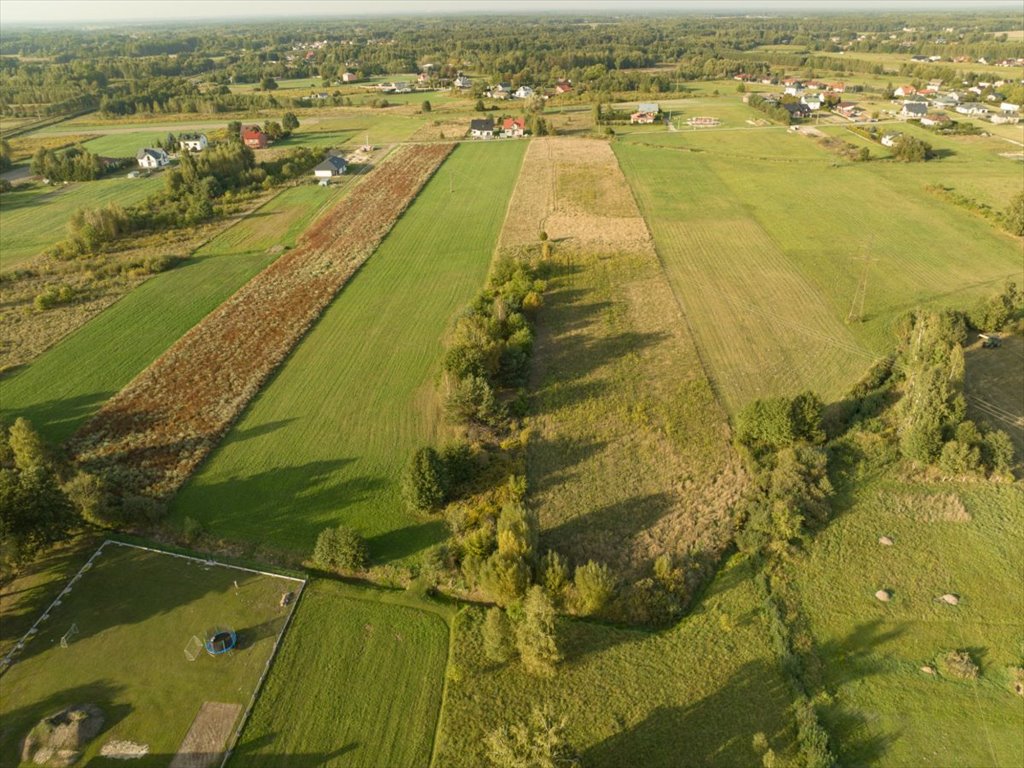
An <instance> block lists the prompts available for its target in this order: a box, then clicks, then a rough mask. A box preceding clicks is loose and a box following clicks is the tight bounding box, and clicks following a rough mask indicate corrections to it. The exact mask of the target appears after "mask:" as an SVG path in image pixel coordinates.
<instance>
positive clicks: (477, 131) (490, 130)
mask: <svg viewBox="0 0 1024 768" xmlns="http://www.w3.org/2000/svg"><path fill="white" fill-rule="evenodd" d="M469 135H470V136H472V137H473V138H474V139H493V138H494V121H493V120H491V118H489V117H488V118H486V119H484V120H470V121H469Z"/></svg>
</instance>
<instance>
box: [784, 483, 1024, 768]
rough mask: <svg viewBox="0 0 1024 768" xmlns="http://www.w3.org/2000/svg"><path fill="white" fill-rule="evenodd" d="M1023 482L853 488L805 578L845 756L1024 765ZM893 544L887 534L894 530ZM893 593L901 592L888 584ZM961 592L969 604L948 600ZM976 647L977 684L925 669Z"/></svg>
mask: <svg viewBox="0 0 1024 768" xmlns="http://www.w3.org/2000/svg"><path fill="white" fill-rule="evenodd" d="M1022 505H1024V493H1022V491H1021V488H1020V487H1019V486H1018V487H1012V486H1008V485H1004V486H996V485H991V484H984V483H981V484H971V485H963V484H960V485H957V484H934V485H932V484H921V483H909V482H907V481H906V480H905V479H903V478H900V477H885V478H881V479H879V480H876V481H874V482H869V483H863V484H860V485H859V487H857V488H856V490H855V491H851V492H849V493H845V494H843V495H841V496H840V499H839V503H838V504H837V505H836V506H837V512H838V516H837V518H836V519H835V520H834V521H833V522H832V523H831V524H830V525H829V526H828V528H827V529H826V530H825V531H824V532H823V533H821V534H819V536H818V537H817V538H816V540H815V541H814V543H813V544H812V545H811V547H810V552H809V555H808V556H807V557H804V558H801V559H800V560H799V561H797V563H796V564H795V566H794V567H793V569H792V570H793V579H794V580H795V582H796V584H797V586H798V590H799V593H800V599H801V602H802V604H803V608H804V610H805V611H806V614H807V616H808V618H809V621H810V625H811V629H812V632H813V635H814V639H815V644H816V650H817V654H818V656H819V657H820V658H821V659H822V661H823V664H824V683H825V687H826V690H827V692H828V694H829V696H828V699H827V700H826V701H825V702H824V703H823V706H821V707H820V708H819V709H820V712H821V715H822V720H823V723H824V725H825V726H826V728H827V729H828V730H829V731H830V733H831V735H832V736H833V740H834V742H835V743H836V744H837V745H838V752H839V757H840V761H841V763H842V764H843V765H886V766H907V767H908V768H909V767H910V766H919V765H923V764H929V765H948V766H1011V765H1020V764H1021V763H1022V762H1024V730H1022V729H1021V722H1022V721H1024V699H1021V698H1020V697H1019V696H1017V695H1016V694H1015V693H1014V692H1013V691H1012V690H1011V688H1010V677H1009V673H1008V670H1007V668H1008V667H1010V666H1020V665H1021V662H1022V660H1024V659H1022V652H1024V619H1022V615H1024V614H1022V612H1021V611H1022V607H1024V582H1022V580H1021V570H1020V553H1021V551H1022V549H1024V532H1022V529H1021V526H1020V510H1021V509H1022ZM883 535H884V536H889V537H891V538H892V539H893V541H894V544H893V546H889V547H887V546H881V545H879V544H878V539H879V537H880V536H883ZM879 589H886V590H889V591H890V592H891V593H892V600H891V602H889V603H881V602H879V601H877V600H876V599H875V597H874V593H875V591H876V590H879ZM946 593H952V594H955V595H958V596H959V597H960V600H961V602H960V604H959V605H957V606H950V605H946V604H944V603H941V602H937V601H936V598H937V597H938V596H940V595H943V594H946ZM957 649H966V650H969V651H970V653H971V654H972V656H973V658H974V660H975V662H976V663H978V664H979V665H980V667H981V676H980V678H979V679H978V680H977V681H959V680H953V679H946V678H943V677H942V676H934V675H929V674H925V673H924V672H922V671H921V669H920V668H921V667H922V666H925V665H930V666H933V667H934V666H935V661H936V659H937V657H938V656H940V655H941V654H943V653H945V652H946V651H950V650H957Z"/></svg>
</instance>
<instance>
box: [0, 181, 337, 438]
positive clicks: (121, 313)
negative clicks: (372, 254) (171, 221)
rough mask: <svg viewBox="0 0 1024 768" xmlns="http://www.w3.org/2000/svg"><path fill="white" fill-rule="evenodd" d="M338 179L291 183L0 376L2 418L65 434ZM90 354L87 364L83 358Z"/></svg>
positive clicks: (298, 223)
mask: <svg viewBox="0 0 1024 768" xmlns="http://www.w3.org/2000/svg"><path fill="white" fill-rule="evenodd" d="M343 189H344V188H343V187H341V186H336V187H331V188H328V189H323V188H320V187H316V186H301V187H293V188H291V189H288V190H286V191H284V192H282V193H281V194H279V195H278V196H277V197H275V198H274V199H273V200H272V201H271V202H269V203H268V204H267V205H265V206H263V207H262V208H260V209H259V210H258V211H256V212H255V213H253V214H251V215H250V216H248V217H247V218H245V219H244V220H242V221H240V222H238V223H236V224H234V225H233V226H232V227H231V228H229V229H227V230H225V231H224V232H222V233H221V234H220V235H218V236H217V237H216V238H214V239H213V240H212V241H210V242H209V243H208V244H207V245H205V246H204V247H202V248H200V249H199V250H198V251H197V252H196V253H195V254H194V255H193V256H192V257H191V258H190V259H189V260H188V261H187V262H185V263H184V264H182V265H180V266H178V267H176V268H175V269H172V270H170V271H168V272H164V273H162V274H160V275H156V276H155V277H153V278H151V279H150V280H148V281H147V282H146V283H144V284H143V285H141V286H139V287H138V288H136V289H135V290H134V291H132V292H130V293H129V294H128V295H127V296H125V297H124V298H123V299H121V300H120V301H118V302H117V303H116V304H114V305H113V306H111V307H109V308H108V309H107V310H106V311H104V312H102V313H101V314H100V315H98V316H97V317H95V318H93V319H92V320H91V321H90V322H88V323H87V324H86V325H84V326H83V327H82V328H81V329H80V330H78V331H77V332H76V333H74V334H73V335H71V336H68V337H67V338H65V339H64V340H63V341H61V342H60V343H59V344H57V345H56V346H55V347H53V348H52V349H50V350H49V351H48V352H46V353H45V354H43V355H42V356H41V357H39V358H37V359H36V360H35V361H34V362H32V363H31V364H30V365H28V366H26V367H24V368H22V369H20V370H18V371H16V372H14V373H13V374H10V375H8V376H6V377H5V378H3V379H0V394H2V397H0V418H3V419H6V420H10V419H13V418H14V417H15V416H25V417H26V418H28V419H29V420H30V421H32V423H33V425H34V426H35V427H36V429H38V430H39V432H40V433H41V434H42V435H43V436H44V437H45V438H46V439H47V440H50V441H53V442H58V441H62V440H64V439H66V438H67V437H69V436H70V435H71V433H72V432H74V431H75V429H77V428H78V427H79V426H80V425H81V424H82V422H83V421H84V420H85V419H86V418H88V417H89V416H91V415H92V414H93V412H94V411H95V410H96V409H97V408H99V406H100V405H102V403H103V402H104V401H106V400H107V399H108V398H109V397H111V396H112V395H113V394H114V393H115V392H117V391H118V390H119V389H120V388H121V387H123V386H124V385H125V384H127V383H128V382H129V381H131V379H132V377H134V376H135V375H136V374H138V373H139V371H141V370H142V369H144V368H145V367H146V366H147V365H149V363H151V362H152V361H153V360H154V359H156V358H157V357H158V356H159V355H160V354H161V353H162V352H163V351H164V350H166V349H167V348H168V347H169V346H170V345H171V344H173V343H174V342H175V341H176V340H177V339H178V338H180V337H181V335H182V334H184V333H185V332H186V331H188V330H189V329H190V328H191V327H192V326H194V325H195V324H196V323H197V322H199V321H200V320H201V319H202V318H203V317H204V316H205V315H206V314H208V313H209V312H210V311H212V310H213V309H214V308H216V307H217V306H218V305H219V304H220V303H221V302H222V301H224V299H226V298H228V297H229V296H230V295H231V294H232V293H234V292H235V291H236V290H237V289H238V288H239V286H241V285H242V284H244V283H245V281H246V280H248V279H249V278H251V277H252V276H253V275H255V274H256V273H257V272H258V271H259V270H260V269H262V268H264V267H265V266H266V265H267V264H269V263H270V262H271V261H272V260H273V259H274V258H276V253H275V252H274V249H275V247H276V246H285V247H287V246H292V245H294V244H295V241H296V239H297V238H298V236H299V234H300V233H301V232H302V230H304V229H305V227H306V226H307V225H308V223H309V222H310V220H311V219H312V218H313V217H315V216H316V215H317V214H318V213H319V212H320V211H322V210H323V208H324V207H325V206H326V205H329V204H330V203H331V202H333V201H336V200H338V198H339V196H340V195H341V194H343ZM86 360H88V361H94V362H92V363H90V364H83V362H82V361H86Z"/></svg>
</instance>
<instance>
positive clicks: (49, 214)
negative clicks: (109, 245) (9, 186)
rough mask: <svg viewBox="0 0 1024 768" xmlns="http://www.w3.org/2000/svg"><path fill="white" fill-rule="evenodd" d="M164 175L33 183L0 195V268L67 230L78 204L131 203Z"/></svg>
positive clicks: (158, 184)
mask: <svg viewBox="0 0 1024 768" xmlns="http://www.w3.org/2000/svg"><path fill="white" fill-rule="evenodd" d="M162 185H163V177H162V176H160V175H159V174H158V175H156V176H153V177H151V178H148V179H126V178H114V179H102V180H100V181H82V182H75V183H72V184H68V185H67V186H63V187H57V188H53V187H44V186H34V187H30V188H28V189H17V190H14V191H12V192H7V193H5V194H4V195H3V196H0V269H4V270H6V269H10V268H11V267H14V266H17V265H18V264H20V263H21V262H23V261H25V260H26V259H29V258H31V257H32V256H35V255H36V254H38V253H41V252H43V251H45V250H46V249H47V248H49V247H50V246H51V245H53V244H54V243H56V242H57V241H58V240H62V239H63V238H64V236H65V234H66V232H65V231H64V227H65V225H66V224H67V222H68V221H69V220H70V219H71V216H72V214H74V212H75V211H77V210H78V209H79V208H98V207H101V206H104V205H107V204H108V203H118V204H119V205H131V204H132V203H137V202H139V201H140V200H143V199H144V198H146V197H149V195H151V194H152V193H154V192H156V191H158V190H160V189H161V188H162Z"/></svg>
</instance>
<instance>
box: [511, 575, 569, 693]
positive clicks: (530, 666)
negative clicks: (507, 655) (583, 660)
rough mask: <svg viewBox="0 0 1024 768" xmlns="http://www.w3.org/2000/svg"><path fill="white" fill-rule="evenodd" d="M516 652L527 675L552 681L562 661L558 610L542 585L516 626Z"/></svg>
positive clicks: (530, 597)
mask: <svg viewBox="0 0 1024 768" xmlns="http://www.w3.org/2000/svg"><path fill="white" fill-rule="evenodd" d="M516 648H517V649H518V650H519V656H520V658H522V660H523V665H524V666H525V667H526V671H527V672H529V673H530V674H533V675H537V676H539V677H552V676H553V675H554V674H555V670H556V668H557V665H558V663H559V662H560V661H561V660H562V654H561V652H560V651H559V649H558V640H557V636H556V630H555V607H554V605H553V604H552V603H551V600H550V598H549V597H548V596H547V594H546V593H545V592H544V589H543V588H542V587H540V586H538V585H534V586H533V587H531V588H530V591H529V592H528V593H527V595H526V599H525V600H524V601H523V606H522V615H521V617H520V618H519V620H518V622H517V623H516Z"/></svg>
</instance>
